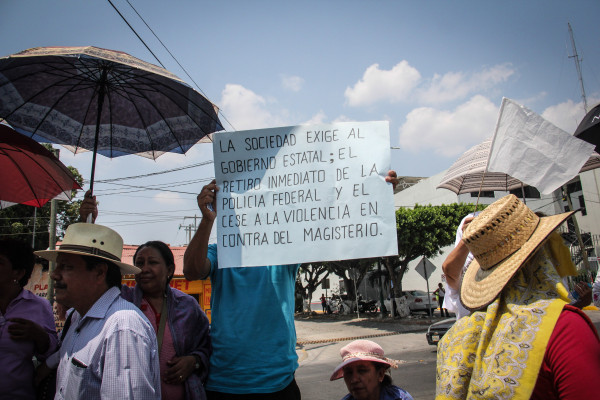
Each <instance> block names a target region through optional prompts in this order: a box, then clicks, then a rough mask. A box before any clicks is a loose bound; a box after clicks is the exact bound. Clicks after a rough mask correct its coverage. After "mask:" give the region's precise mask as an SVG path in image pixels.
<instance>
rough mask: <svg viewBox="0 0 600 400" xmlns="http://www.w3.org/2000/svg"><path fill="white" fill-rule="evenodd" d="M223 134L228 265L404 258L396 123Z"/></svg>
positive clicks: (220, 229)
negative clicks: (392, 136)
mask: <svg viewBox="0 0 600 400" xmlns="http://www.w3.org/2000/svg"><path fill="white" fill-rule="evenodd" d="M213 140H214V142H213V153H214V160H215V176H216V179H217V184H218V186H219V188H220V190H219V191H218V192H217V245H218V247H219V252H218V257H219V260H218V261H219V266H220V267H221V268H227V267H238V266H262V265H280V264H292V263H306V262H312V261H331V260H344V259H355V258H367V257H379V256H390V255H395V254H398V250H397V239H396V219H395V213H394V199H393V195H392V185H391V184H389V183H386V182H385V176H386V175H387V172H388V170H389V166H390V144H389V125H388V123H387V122H344V123H336V124H327V125H311V126H309V125H306V126H292V127H282V128H270V129H260V130H251V131H238V132H221V133H217V134H215V135H214V137H213Z"/></svg>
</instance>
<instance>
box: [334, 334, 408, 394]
mask: <svg viewBox="0 0 600 400" xmlns="http://www.w3.org/2000/svg"><path fill="white" fill-rule="evenodd" d="M340 355H341V356H342V363H341V364H340V365H338V366H337V367H336V369H335V370H334V371H333V374H332V375H331V378H330V380H332V381H334V380H336V379H340V378H342V377H343V378H344V382H346V387H347V388H348V391H349V392H350V393H348V394H347V395H346V396H344V398H343V399H342V400H412V396H411V395H410V394H409V393H408V392H407V391H406V390H404V389H402V388H399V387H398V386H395V385H393V384H392V377H391V376H390V375H388V374H386V372H387V371H389V369H390V367H392V368H398V364H397V362H396V361H395V360H391V359H389V358H386V357H385V356H384V354H383V349H382V348H381V346H379V345H378V344H377V343H375V342H372V341H370V340H355V341H354V342H352V343H350V344H348V345H347V346H344V347H342V349H341V350H340Z"/></svg>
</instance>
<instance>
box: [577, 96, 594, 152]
mask: <svg viewBox="0 0 600 400" xmlns="http://www.w3.org/2000/svg"><path fill="white" fill-rule="evenodd" d="M574 135H575V137H578V138H579V139H581V140H585V141H586V142H588V143H591V144H593V145H595V146H596V148H595V149H594V151H596V152H598V145H599V144H600V104H597V105H596V107H594V108H592V110H591V111H590V112H588V113H587V114H586V115H585V117H583V120H581V122H580V123H579V126H578V127H577V130H575V134H574Z"/></svg>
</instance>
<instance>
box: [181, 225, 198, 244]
mask: <svg viewBox="0 0 600 400" xmlns="http://www.w3.org/2000/svg"><path fill="white" fill-rule="evenodd" d="M181 228H184V229H185V232H186V233H187V237H188V244H189V243H190V242H191V241H192V229H194V228H195V227H194V225H181V224H179V229H181ZM194 232H195V231H194Z"/></svg>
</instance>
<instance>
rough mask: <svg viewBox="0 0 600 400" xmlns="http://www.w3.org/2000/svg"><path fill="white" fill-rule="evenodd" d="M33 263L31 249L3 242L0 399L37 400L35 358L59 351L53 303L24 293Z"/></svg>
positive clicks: (0, 251) (0, 253) (0, 265)
mask: <svg viewBox="0 0 600 400" xmlns="http://www.w3.org/2000/svg"><path fill="white" fill-rule="evenodd" d="M34 263H35V256H34V255H33V249H32V248H31V246H29V245H28V244H26V243H24V242H22V241H19V240H15V239H0V388H2V389H1V390H0V399H7V400H8V399H11V400H12V399H35V387H34V384H33V375H34V365H33V361H32V357H33V356H35V357H36V358H37V359H38V360H44V359H45V358H46V357H47V356H48V355H49V354H52V353H53V352H54V351H55V350H56V345H57V337H56V326H55V324H54V314H53V313H52V307H51V306H50V302H48V300H46V299H45V298H42V297H39V296H36V295H35V294H33V293H31V292H30V291H29V290H27V289H24V286H25V285H26V284H27V282H28V281H29V278H30V277H31V272H32V271H33V266H34ZM33 321H36V322H33Z"/></svg>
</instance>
